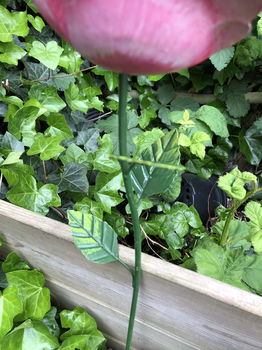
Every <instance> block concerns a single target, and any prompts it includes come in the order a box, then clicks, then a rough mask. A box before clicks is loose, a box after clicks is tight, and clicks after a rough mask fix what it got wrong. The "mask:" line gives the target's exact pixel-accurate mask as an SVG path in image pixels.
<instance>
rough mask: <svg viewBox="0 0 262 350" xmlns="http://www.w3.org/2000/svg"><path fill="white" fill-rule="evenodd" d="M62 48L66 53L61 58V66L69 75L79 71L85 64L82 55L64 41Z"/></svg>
mask: <svg viewBox="0 0 262 350" xmlns="http://www.w3.org/2000/svg"><path fill="white" fill-rule="evenodd" d="M62 47H63V49H64V51H63V53H62V55H61V57H60V60H59V66H61V67H64V68H65V69H66V71H67V72H68V73H73V72H77V71H79V70H80V66H81V64H82V63H83V59H82V57H81V55H80V53H79V52H77V51H75V50H74V49H73V47H72V46H71V45H69V44H68V43H67V42H66V41H64V40H62Z"/></svg>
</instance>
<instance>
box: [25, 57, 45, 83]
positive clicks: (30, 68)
mask: <svg viewBox="0 0 262 350" xmlns="http://www.w3.org/2000/svg"><path fill="white" fill-rule="evenodd" d="M24 65H25V68H26V73H27V75H26V77H27V79H29V80H39V79H40V81H41V82H42V84H44V83H45V80H43V79H46V81H47V80H48V78H49V76H50V69H49V68H47V67H46V66H44V65H43V64H42V63H34V62H27V61H25V62H24ZM41 79H42V80H41Z"/></svg>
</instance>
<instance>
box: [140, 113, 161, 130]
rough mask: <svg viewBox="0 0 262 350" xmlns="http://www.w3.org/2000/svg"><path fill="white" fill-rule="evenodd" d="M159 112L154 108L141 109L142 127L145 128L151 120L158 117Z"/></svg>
mask: <svg viewBox="0 0 262 350" xmlns="http://www.w3.org/2000/svg"><path fill="white" fill-rule="evenodd" d="M156 117H157V114H156V111H155V110H154V109H143V110H142V111H141V116H140V117H139V119H138V123H139V126H140V128H142V129H145V128H146V127H147V126H148V125H149V123H150V121H151V120H153V119H156Z"/></svg>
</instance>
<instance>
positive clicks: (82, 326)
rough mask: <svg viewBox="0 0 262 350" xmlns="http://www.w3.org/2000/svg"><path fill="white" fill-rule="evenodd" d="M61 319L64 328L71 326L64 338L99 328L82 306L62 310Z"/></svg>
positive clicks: (63, 335) (62, 337)
mask: <svg viewBox="0 0 262 350" xmlns="http://www.w3.org/2000/svg"><path fill="white" fill-rule="evenodd" d="M72 214H73V215H75V214H76V212H74V211H72ZM60 321H61V326H62V328H70V330H69V331H66V332H65V333H63V334H62V336H61V339H62V340H64V339H66V338H68V337H70V336H72V335H78V334H84V333H85V334H88V333H91V332H93V331H96V330H97V324H96V321H95V320H94V318H93V317H91V316H90V315H89V314H88V313H87V312H86V311H85V309H83V308H82V307H76V308H75V309H74V310H63V311H61V312H60Z"/></svg>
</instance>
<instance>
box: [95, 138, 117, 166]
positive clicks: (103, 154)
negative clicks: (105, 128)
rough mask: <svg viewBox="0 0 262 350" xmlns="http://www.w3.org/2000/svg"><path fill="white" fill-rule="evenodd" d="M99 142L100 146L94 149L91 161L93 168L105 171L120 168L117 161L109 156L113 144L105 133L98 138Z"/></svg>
mask: <svg viewBox="0 0 262 350" xmlns="http://www.w3.org/2000/svg"><path fill="white" fill-rule="evenodd" d="M99 144H100V146H99V147H98V149H97V151H96V154H95V158H94V162H93V166H94V170H100V171H102V172H105V173H115V172H116V171H118V170H120V164H119V162H118V161H117V160H114V159H111V158H110V156H111V155H112V153H113V144H112V140H111V138H110V136H109V135H108V134H105V135H104V136H103V137H102V138H100V140H99Z"/></svg>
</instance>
